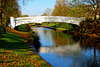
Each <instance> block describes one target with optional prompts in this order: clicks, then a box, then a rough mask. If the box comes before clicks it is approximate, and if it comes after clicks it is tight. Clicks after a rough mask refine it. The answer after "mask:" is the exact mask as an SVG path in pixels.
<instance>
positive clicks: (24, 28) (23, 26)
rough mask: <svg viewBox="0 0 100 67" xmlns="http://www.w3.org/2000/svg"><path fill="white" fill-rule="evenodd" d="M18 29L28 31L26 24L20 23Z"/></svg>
mask: <svg viewBox="0 0 100 67" xmlns="http://www.w3.org/2000/svg"><path fill="white" fill-rule="evenodd" d="M18 29H19V30H22V31H27V29H26V24H22V25H19V26H18Z"/></svg>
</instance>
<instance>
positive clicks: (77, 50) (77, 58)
mask: <svg viewBox="0 0 100 67" xmlns="http://www.w3.org/2000/svg"><path fill="white" fill-rule="evenodd" d="M33 30H34V31H35V32H36V33H37V34H38V35H39V37H40V43H41V47H40V49H39V54H40V55H41V56H42V57H43V58H44V59H45V60H46V61H48V62H49V63H50V64H51V65H53V66H54V67H100V42H99V41H98V40H93V39H79V38H77V37H74V36H72V35H69V34H64V33H61V32H56V31H53V30H51V29H47V28H33Z"/></svg>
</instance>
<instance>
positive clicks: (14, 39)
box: [0, 27, 51, 67]
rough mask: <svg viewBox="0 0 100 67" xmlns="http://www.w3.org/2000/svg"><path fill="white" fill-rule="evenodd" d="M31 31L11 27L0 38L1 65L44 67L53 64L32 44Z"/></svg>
mask: <svg viewBox="0 0 100 67" xmlns="http://www.w3.org/2000/svg"><path fill="white" fill-rule="evenodd" d="M31 43H32V38H31V36H30V33H27V32H22V31H17V30H14V29H11V28H9V27H7V28H6V34H3V35H2V37H1V38H0V66H1V67H2V66H4V67H5V66H13V67H16V66H19V67H44V66H51V65H50V64H48V63H47V62H46V61H45V60H43V58H41V57H40V56H39V54H37V53H36V51H35V48H32V46H31V45H30V44H31Z"/></svg>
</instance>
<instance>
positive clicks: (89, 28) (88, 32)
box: [41, 19, 100, 38]
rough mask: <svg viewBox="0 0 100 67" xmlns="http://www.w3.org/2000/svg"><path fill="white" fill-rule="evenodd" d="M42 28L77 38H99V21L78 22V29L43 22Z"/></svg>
mask: <svg viewBox="0 0 100 67" xmlns="http://www.w3.org/2000/svg"><path fill="white" fill-rule="evenodd" d="M41 26H43V27H47V28H49V27H50V28H52V29H55V30H56V31H59V32H64V33H68V34H72V35H74V36H79V37H83V38H84V37H85V38H86V37H88V38H100V21H94V20H91V19H86V20H84V21H82V22H80V27H78V26H76V25H72V24H67V23H59V22H43V23H42V24H41Z"/></svg>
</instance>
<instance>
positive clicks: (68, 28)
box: [42, 22, 78, 30]
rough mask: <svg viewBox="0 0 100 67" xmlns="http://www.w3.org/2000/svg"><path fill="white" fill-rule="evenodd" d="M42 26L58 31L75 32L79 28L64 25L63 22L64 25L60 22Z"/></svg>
mask: <svg viewBox="0 0 100 67" xmlns="http://www.w3.org/2000/svg"><path fill="white" fill-rule="evenodd" d="M42 25H43V26H49V27H53V28H55V29H58V30H73V29H77V28H78V26H75V25H72V24H67V23H63V22H62V23H60V22H43V23H42Z"/></svg>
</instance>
